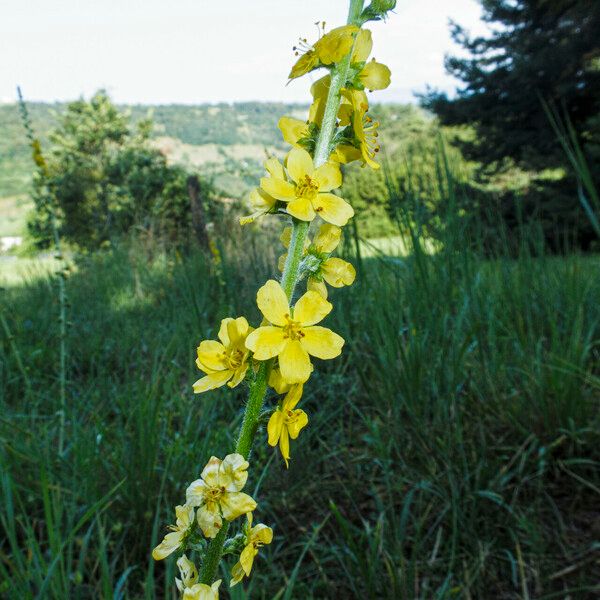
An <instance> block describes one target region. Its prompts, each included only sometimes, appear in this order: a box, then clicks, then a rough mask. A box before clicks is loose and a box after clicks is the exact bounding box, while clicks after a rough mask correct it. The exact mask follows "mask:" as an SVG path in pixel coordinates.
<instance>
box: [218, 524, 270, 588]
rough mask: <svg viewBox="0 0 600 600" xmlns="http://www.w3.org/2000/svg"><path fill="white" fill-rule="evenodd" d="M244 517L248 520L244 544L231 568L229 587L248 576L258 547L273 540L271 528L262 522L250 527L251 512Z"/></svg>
mask: <svg viewBox="0 0 600 600" xmlns="http://www.w3.org/2000/svg"><path fill="white" fill-rule="evenodd" d="M246 518H247V520H248V522H247V524H246V539H245V546H244V549H243V550H242V552H241V554H240V559H239V561H238V562H237V563H236V564H235V565H234V566H233V568H232V569H231V581H230V583H229V586H230V587H233V586H234V585H237V584H238V583H239V582H240V581H242V579H243V578H244V577H249V576H250V572H251V571H252V565H253V564H254V559H255V558H256V555H257V554H258V549H259V548H260V547H261V546H265V545H266V544H270V543H271V542H272V541H273V530H272V529H271V528H270V527H267V526H266V525H263V524H262V523H259V524H258V525H255V526H254V527H252V513H248V514H247V515H246Z"/></svg>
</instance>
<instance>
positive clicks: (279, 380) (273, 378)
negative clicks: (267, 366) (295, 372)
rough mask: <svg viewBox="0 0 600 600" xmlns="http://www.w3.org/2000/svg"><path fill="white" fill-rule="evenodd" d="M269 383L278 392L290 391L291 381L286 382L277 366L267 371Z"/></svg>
mask: <svg viewBox="0 0 600 600" xmlns="http://www.w3.org/2000/svg"><path fill="white" fill-rule="evenodd" d="M269 385H270V386H271V387H272V388H273V389H274V390H275V391H276V392H277V393H278V394H286V393H287V392H289V391H290V388H291V387H292V385H295V384H292V383H288V382H287V381H285V379H284V378H283V377H282V376H281V371H280V370H279V368H278V367H273V368H272V369H271V372H270V373H269Z"/></svg>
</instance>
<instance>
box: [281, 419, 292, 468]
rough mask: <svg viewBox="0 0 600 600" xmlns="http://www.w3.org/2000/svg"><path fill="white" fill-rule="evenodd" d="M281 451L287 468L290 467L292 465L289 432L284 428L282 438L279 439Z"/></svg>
mask: <svg viewBox="0 0 600 600" xmlns="http://www.w3.org/2000/svg"><path fill="white" fill-rule="evenodd" d="M279 451H280V452H281V456H283V460H285V466H286V467H289V465H290V463H289V460H290V438H289V436H288V430H287V429H286V428H285V427H284V428H283V429H282V430H281V437H280V438H279Z"/></svg>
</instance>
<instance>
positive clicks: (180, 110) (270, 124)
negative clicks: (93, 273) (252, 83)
mask: <svg viewBox="0 0 600 600" xmlns="http://www.w3.org/2000/svg"><path fill="white" fill-rule="evenodd" d="M27 106H28V110H29V111H30V114H31V118H32V122H33V126H34V129H35V131H36V134H37V135H39V136H40V137H41V139H42V141H46V140H47V135H48V133H49V131H50V130H51V129H52V127H53V126H54V125H55V123H56V116H57V114H60V113H61V112H62V111H63V110H64V109H65V106H66V104H61V103H56V104H42V103H31V104H29V103H28V105H27ZM120 108H122V109H125V110H128V111H129V112H130V114H131V117H132V119H133V120H134V121H137V120H139V119H141V118H144V117H146V116H148V114H150V115H151V116H152V118H153V120H154V123H155V128H154V135H155V137H156V138H157V141H158V143H159V144H160V145H161V147H162V148H163V149H164V150H165V151H166V152H167V153H169V152H171V153H173V155H174V156H175V157H176V158H175V159H176V160H178V161H180V162H187V163H189V164H190V165H195V166H200V165H204V164H209V165H211V167H213V168H212V170H216V171H223V170H224V168H223V165H224V163H226V162H229V161H230V160H233V161H238V162H241V163H243V162H244V161H246V160H249V159H252V158H254V159H260V157H261V154H262V149H263V148H264V147H269V148H274V149H283V144H282V140H281V136H280V134H279V130H278V129H277V119H278V116H279V115H281V114H298V115H303V114H304V111H305V110H306V107H303V106H301V105H284V104H278V103H259V102H244V103H239V104H218V105H198V106H184V105H169V106H154V107H152V106H128V107H120ZM0 130H1V131H2V132H3V134H2V136H1V137H0V198H1V197H6V196H12V195H17V194H23V193H27V187H28V182H29V180H30V176H31V175H30V174H31V163H30V154H29V149H28V147H27V140H26V138H25V134H24V130H23V126H22V123H21V118H20V114H19V108H18V106H17V105H16V104H8V105H2V106H0ZM219 165H220V167H221V168H216V169H215V167H218V166H219Z"/></svg>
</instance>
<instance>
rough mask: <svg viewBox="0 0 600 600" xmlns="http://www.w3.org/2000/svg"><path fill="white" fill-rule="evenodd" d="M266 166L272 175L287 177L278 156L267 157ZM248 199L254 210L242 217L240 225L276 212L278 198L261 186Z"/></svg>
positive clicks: (281, 177)
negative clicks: (270, 194)
mask: <svg viewBox="0 0 600 600" xmlns="http://www.w3.org/2000/svg"><path fill="white" fill-rule="evenodd" d="M264 167H265V169H266V171H267V173H269V174H270V175H271V176H272V177H279V178H280V179H285V171H284V170H283V166H282V164H281V163H280V162H279V161H278V160H277V159H276V158H274V157H271V158H269V159H267V160H266V161H265V163H264ZM248 200H249V201H250V205H251V206H252V208H253V209H254V212H253V213H252V214H250V215H248V216H246V217H240V225H247V224H248V223H252V222H253V221H254V220H255V219H257V218H258V217H262V216H263V215H266V214H267V213H270V212H274V211H275V207H276V205H277V200H276V199H275V198H273V197H272V196H269V194H267V193H266V192H265V191H264V190H261V189H260V188H256V189H254V190H252V191H251V192H250V195H249V197H248Z"/></svg>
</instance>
